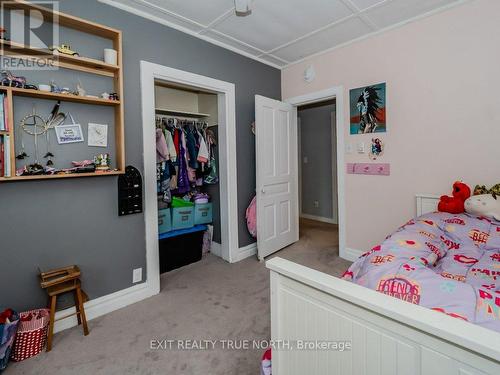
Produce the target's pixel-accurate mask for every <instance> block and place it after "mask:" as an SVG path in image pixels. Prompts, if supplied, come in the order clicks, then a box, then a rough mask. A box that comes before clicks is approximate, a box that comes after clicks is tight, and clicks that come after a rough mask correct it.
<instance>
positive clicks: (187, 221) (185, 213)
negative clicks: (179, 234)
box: [172, 207, 194, 230]
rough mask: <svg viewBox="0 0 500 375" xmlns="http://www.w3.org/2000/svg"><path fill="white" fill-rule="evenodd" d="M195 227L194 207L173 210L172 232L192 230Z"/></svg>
mask: <svg viewBox="0 0 500 375" xmlns="http://www.w3.org/2000/svg"><path fill="white" fill-rule="evenodd" d="M193 226H194V207H173V208H172V230H177V229H185V228H191V227H193Z"/></svg>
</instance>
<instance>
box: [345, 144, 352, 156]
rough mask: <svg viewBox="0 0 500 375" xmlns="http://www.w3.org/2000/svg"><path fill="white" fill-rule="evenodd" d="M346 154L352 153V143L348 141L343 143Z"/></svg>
mask: <svg viewBox="0 0 500 375" xmlns="http://www.w3.org/2000/svg"><path fill="white" fill-rule="evenodd" d="M345 152H346V154H352V143H348V144H346V145H345Z"/></svg>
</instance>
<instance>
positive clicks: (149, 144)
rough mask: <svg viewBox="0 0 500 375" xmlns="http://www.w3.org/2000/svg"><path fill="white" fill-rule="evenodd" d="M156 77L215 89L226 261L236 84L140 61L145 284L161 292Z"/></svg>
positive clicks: (232, 250) (232, 229) (232, 240)
mask: <svg viewBox="0 0 500 375" xmlns="http://www.w3.org/2000/svg"><path fill="white" fill-rule="evenodd" d="M155 80H162V81H166V82H172V83H178V84H182V85H187V86H191V87H196V88H200V89H204V90H208V91H212V92H216V93H217V97H218V106H219V137H218V138H219V139H218V140H219V143H218V147H219V186H220V198H221V201H220V206H221V242H222V243H221V254H220V256H221V257H222V258H223V259H225V260H226V261H228V262H231V261H232V260H233V259H235V254H236V252H237V251H238V206H237V203H238V202H237V185H236V181H237V178H236V172H237V170H236V108H235V86H234V84H233V83H229V82H225V81H220V80H217V79H214V78H209V77H205V76H202V75H199V74H194V73H189V72H185V71H182V70H178V69H173V68H169V67H167V66H163V65H159V64H154V63H150V62H147V61H141V94H142V95H141V103H142V140H143V150H144V158H143V160H144V220H145V226H146V266H147V270H146V271H147V276H146V284H147V286H148V288H149V289H150V291H151V293H152V294H157V293H159V292H160V265H159V245H158V201H157V198H156V197H157V192H156V147H155V144H156V134H155V126H154V123H155Z"/></svg>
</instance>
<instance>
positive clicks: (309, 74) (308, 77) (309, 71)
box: [304, 65, 316, 83]
mask: <svg viewBox="0 0 500 375" xmlns="http://www.w3.org/2000/svg"><path fill="white" fill-rule="evenodd" d="M314 78H316V71H315V70H314V66H312V65H309V66H308V67H307V68H306V69H305V70H304V81H306V82H308V83H309V82H312V81H314Z"/></svg>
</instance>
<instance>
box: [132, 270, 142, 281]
mask: <svg viewBox="0 0 500 375" xmlns="http://www.w3.org/2000/svg"><path fill="white" fill-rule="evenodd" d="M141 281H142V268H136V269H134V271H133V272H132V282H133V283H139V282H141Z"/></svg>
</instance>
